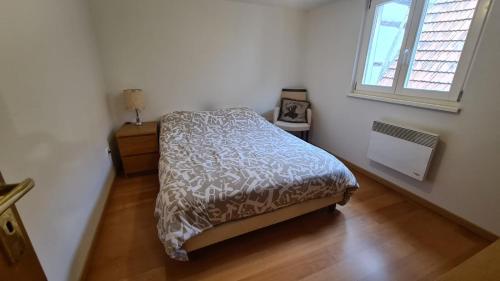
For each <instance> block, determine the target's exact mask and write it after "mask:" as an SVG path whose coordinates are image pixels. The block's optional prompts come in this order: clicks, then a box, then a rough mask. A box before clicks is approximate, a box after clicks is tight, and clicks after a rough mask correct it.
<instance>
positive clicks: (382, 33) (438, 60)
mask: <svg viewBox="0 0 500 281" xmlns="http://www.w3.org/2000/svg"><path fill="white" fill-rule="evenodd" d="M489 1H490V0H371V1H370V4H369V6H370V7H369V9H368V12H367V19H366V23H365V27H364V32H363V39H362V42H361V47H360V53H359V56H358V58H359V59H358V65H357V70H356V80H355V84H354V92H355V94H353V95H354V96H356V94H363V95H374V96H379V97H388V98H391V99H403V100H414V101H423V100H425V102H426V103H433V102H436V103H440V102H441V103H442V102H454V103H457V101H458V100H459V96H460V94H461V91H462V87H463V84H464V81H465V78H466V76H467V71H468V68H469V66H470V63H471V60H472V55H473V53H474V49H475V46H476V44H477V41H478V39H479V34H480V31H481V27H482V24H483V22H484V18H485V16H486V11H487V7H488V4H489Z"/></svg>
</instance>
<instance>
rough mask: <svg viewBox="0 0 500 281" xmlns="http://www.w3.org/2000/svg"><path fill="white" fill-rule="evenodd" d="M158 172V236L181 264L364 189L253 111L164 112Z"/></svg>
mask: <svg viewBox="0 0 500 281" xmlns="http://www.w3.org/2000/svg"><path fill="white" fill-rule="evenodd" d="M158 171H159V172H158V174H159V180H160V191H159V193H158V197H157V199H156V207H155V217H156V218H157V229H158V236H159V238H160V240H161V242H162V243H163V245H164V247H165V251H166V253H167V254H168V255H169V256H170V257H171V258H173V259H176V260H181V261H187V260H188V253H189V252H191V251H194V250H196V249H199V248H202V247H205V246H208V245H211V244H214V243H217V242H220V241H222V240H225V239H228V238H231V237H234V236H238V235H241V234H243V233H247V232H250V231H253V230H255V229H259V228H262V227H265V226H268V225H271V224H274V223H278V222H281V221H284V220H287V219H290V218H293V217H296V216H299V215H302V214H305V213H308V212H311V211H314V210H317V209H320V208H324V207H327V206H332V205H333V206H334V205H335V204H337V203H338V204H342V205H344V204H346V203H347V202H348V201H349V198H350V196H351V194H352V193H353V192H354V191H355V190H356V189H357V188H358V183H357V181H356V178H355V177H354V175H353V174H352V173H351V172H350V171H349V170H348V169H347V168H346V167H345V166H344V165H343V164H342V163H341V162H340V161H339V160H337V159H336V158H335V157H334V156H332V155H331V154H329V153H327V152H326V151H324V150H322V149H319V148H317V147H315V146H313V145H311V144H308V143H306V142H304V141H302V140H300V139H299V138H297V137H295V136H293V135H291V134H289V133H287V132H285V131H283V130H281V129H279V128H278V127H275V126H274V125H272V124H271V123H269V122H268V121H267V120H265V119H264V118H263V117H261V116H260V115H258V114H257V113H256V112H254V111H253V110H251V109H248V108H232V109H222V110H216V111H202V112H187V111H182V112H173V113H169V114H167V115H165V116H163V117H162V119H161V125H160V161H159V168H158Z"/></svg>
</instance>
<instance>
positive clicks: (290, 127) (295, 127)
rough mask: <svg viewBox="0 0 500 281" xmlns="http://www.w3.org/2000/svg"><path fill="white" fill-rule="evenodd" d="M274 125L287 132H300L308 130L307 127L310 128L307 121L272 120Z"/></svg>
mask: <svg viewBox="0 0 500 281" xmlns="http://www.w3.org/2000/svg"><path fill="white" fill-rule="evenodd" d="M274 125H276V126H278V127H280V128H281V129H283V130H285V131H289V132H302V131H309V129H311V126H309V124H307V123H289V122H283V121H276V122H274Z"/></svg>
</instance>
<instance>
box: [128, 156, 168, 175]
mask: <svg viewBox="0 0 500 281" xmlns="http://www.w3.org/2000/svg"><path fill="white" fill-rule="evenodd" d="M159 159H160V156H159V155H158V153H151V154H143V155H136V156H126V157H123V158H122V162H123V170H124V171H125V174H130V173H136V172H143V171H152V170H156V169H158V160H159Z"/></svg>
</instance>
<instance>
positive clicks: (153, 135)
mask: <svg viewBox="0 0 500 281" xmlns="http://www.w3.org/2000/svg"><path fill="white" fill-rule="evenodd" d="M115 136H116V142H117V143H118V149H119V151H120V158H121V160H122V165H123V172H124V174H125V176H128V175H130V174H132V173H137V172H145V171H153V170H156V169H158V160H159V158H160V156H159V152H158V123H157V122H144V123H143V125H142V126H136V125H135V124H124V125H123V126H122V127H121V128H120V129H119V130H118V132H116V135H115Z"/></svg>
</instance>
